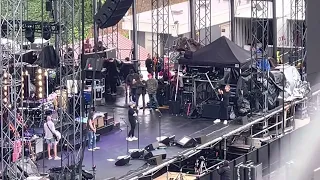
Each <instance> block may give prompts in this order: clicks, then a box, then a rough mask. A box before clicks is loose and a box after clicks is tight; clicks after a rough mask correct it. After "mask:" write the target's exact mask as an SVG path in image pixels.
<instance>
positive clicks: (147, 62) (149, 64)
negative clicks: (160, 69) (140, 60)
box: [146, 54, 153, 74]
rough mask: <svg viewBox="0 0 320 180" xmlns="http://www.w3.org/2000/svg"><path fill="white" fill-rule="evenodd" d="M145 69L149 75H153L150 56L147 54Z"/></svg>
mask: <svg viewBox="0 0 320 180" xmlns="http://www.w3.org/2000/svg"><path fill="white" fill-rule="evenodd" d="M146 68H147V71H148V73H149V74H153V61H152V59H151V56H150V54H148V58H147V59H146Z"/></svg>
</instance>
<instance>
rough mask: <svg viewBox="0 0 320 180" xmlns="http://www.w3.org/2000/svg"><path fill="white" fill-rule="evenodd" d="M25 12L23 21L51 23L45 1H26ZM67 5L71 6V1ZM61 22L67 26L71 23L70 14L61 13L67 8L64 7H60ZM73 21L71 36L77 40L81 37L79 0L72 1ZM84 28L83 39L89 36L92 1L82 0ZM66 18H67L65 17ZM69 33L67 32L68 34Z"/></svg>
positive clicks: (68, 12)
mask: <svg viewBox="0 0 320 180" xmlns="http://www.w3.org/2000/svg"><path fill="white" fill-rule="evenodd" d="M26 2H27V4H26V10H25V12H26V13H25V14H26V16H25V20H29V21H42V20H43V21H53V19H52V17H50V12H47V11H46V9H45V8H46V7H45V2H46V0H28V1H26ZM68 2H69V4H72V0H69V1H68ZM61 6H62V7H61V11H62V12H61V20H62V21H65V23H68V24H69V26H72V25H71V23H72V22H70V21H72V17H71V16H72V14H70V9H69V11H65V12H63V9H64V8H66V7H68V6H66V5H61ZM74 6H75V7H74V19H73V27H74V29H73V36H74V38H75V39H79V37H81V34H80V32H81V28H80V29H79V27H81V25H82V22H81V18H82V17H81V12H82V8H81V0H74ZM84 11H85V13H84V26H85V37H87V36H88V35H89V34H90V29H91V27H92V24H93V13H92V1H91V0H84ZM66 16H67V17H66ZM69 31H72V30H69ZM70 33H71V32H69V34H70Z"/></svg>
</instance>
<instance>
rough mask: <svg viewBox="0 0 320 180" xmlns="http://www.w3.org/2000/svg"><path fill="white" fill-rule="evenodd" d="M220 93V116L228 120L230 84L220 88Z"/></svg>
mask: <svg viewBox="0 0 320 180" xmlns="http://www.w3.org/2000/svg"><path fill="white" fill-rule="evenodd" d="M218 93H219V95H220V98H221V101H222V103H221V106H220V118H221V119H225V120H227V119H229V117H228V114H229V112H228V107H229V105H230V85H228V84H227V85H225V86H224V88H221V89H219V90H218Z"/></svg>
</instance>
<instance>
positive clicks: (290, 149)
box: [199, 124, 320, 180]
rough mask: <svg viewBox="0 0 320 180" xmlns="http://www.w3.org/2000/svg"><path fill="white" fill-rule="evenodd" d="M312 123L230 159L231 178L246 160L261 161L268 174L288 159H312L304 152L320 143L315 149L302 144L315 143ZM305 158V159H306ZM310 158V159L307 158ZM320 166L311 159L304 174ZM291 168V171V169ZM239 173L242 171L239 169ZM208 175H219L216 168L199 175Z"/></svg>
mask: <svg viewBox="0 0 320 180" xmlns="http://www.w3.org/2000/svg"><path fill="white" fill-rule="evenodd" d="M312 126H314V125H312V124H308V125H306V126H304V127H301V128H299V129H297V130H295V131H293V132H290V133H287V134H286V135H284V136H282V137H281V138H279V139H275V140H273V141H271V142H269V143H268V144H265V145H263V146H262V147H260V148H259V149H255V150H254V151H252V152H250V153H247V154H246V155H243V156H240V157H238V158H236V159H234V160H232V161H230V168H231V169H234V171H231V172H232V176H231V177H233V180H238V179H237V168H236V166H237V165H238V164H241V163H246V162H248V161H251V162H254V163H256V164H260V163H262V169H263V175H264V176H265V175H268V174H270V173H272V172H274V171H276V170H277V169H279V168H282V167H286V166H288V162H289V161H293V162H295V163H299V162H301V160H303V161H312V159H314V158H316V157H314V156H312V155H311V157H308V156H306V154H305V153H313V154H314V152H315V151H318V150H320V145H318V146H316V145H315V146H314V147H313V148H316V149H317V150H314V151H312V150H310V148H309V147H306V146H304V145H303V143H305V142H306V141H309V142H310V143H313V144H317V143H316V142H317V138H318V137H319V136H320V135H319V136H318V137H314V136H313V135H312V133H310V132H312V131H314V129H313V128H312ZM306 158H307V159H306ZM309 158H310V159H309ZM318 167H320V161H313V162H312V163H310V164H309V165H308V167H307V169H304V170H305V172H306V173H307V174H306V176H309V174H311V173H312V171H313V169H316V168H318ZM293 170H294V168H292V170H291V171H293ZM240 173H243V172H242V171H240ZM208 177H210V179H211V180H216V179H219V178H220V176H219V174H218V173H217V170H213V171H211V172H210V173H209V174H207V175H205V176H202V177H200V178H199V179H200V180H208Z"/></svg>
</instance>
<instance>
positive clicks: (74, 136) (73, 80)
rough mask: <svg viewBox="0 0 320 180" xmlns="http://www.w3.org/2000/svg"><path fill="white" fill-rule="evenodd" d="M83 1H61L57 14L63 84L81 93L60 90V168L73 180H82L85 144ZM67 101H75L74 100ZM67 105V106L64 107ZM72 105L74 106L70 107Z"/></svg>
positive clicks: (57, 45)
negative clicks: (82, 54) (81, 119)
mask: <svg viewBox="0 0 320 180" xmlns="http://www.w3.org/2000/svg"><path fill="white" fill-rule="evenodd" d="M82 5H83V4H82V1H81V0H58V2H57V7H56V8H55V11H56V13H57V17H58V22H59V23H60V24H64V29H63V31H60V33H59V34H58V35H57V36H56V38H57V41H56V42H57V44H56V47H57V48H59V51H60V55H61V62H60V70H59V71H60V75H59V77H60V84H61V85H68V84H71V87H72V89H77V90H76V91H78V92H80V94H79V95H76V94H75V93H76V92H73V90H72V92H71V94H70V93H69V92H67V91H65V90H63V88H62V86H60V94H59V107H60V110H59V121H60V130H59V131H60V133H61V140H60V145H61V166H62V169H63V172H69V173H71V174H72V176H73V179H81V178H79V177H76V175H77V174H78V173H81V168H82V165H81V164H82V158H83V157H82V156H83V154H82V151H83V148H84V147H83V146H81V145H82V142H83V141H85V140H86V138H85V133H83V127H82V123H79V122H80V120H79V121H77V120H76V119H79V118H80V117H82V115H83V112H82V110H83V108H80V107H82V104H81V103H82V101H81V97H82V91H81V90H80V87H81V66H80V61H79V59H78V57H79V56H80V53H81V49H80V48H81V45H80V42H79V40H80V39H81V34H82V33H81V32H82V26H83V24H82V23H81V19H82V17H81V16H82V8H81V6H82ZM68 48H72V49H73V55H68V56H65V55H67V54H68V51H69V50H68ZM68 93H69V94H68ZM68 97H73V98H72V99H70V98H68ZM65 103H66V104H65ZM70 104H73V105H72V106H70Z"/></svg>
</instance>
